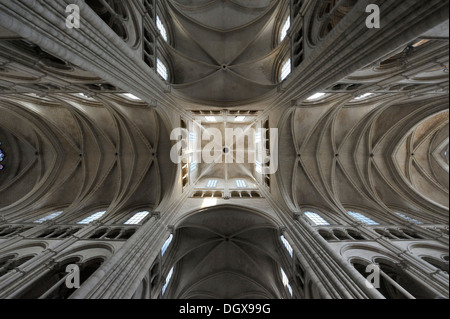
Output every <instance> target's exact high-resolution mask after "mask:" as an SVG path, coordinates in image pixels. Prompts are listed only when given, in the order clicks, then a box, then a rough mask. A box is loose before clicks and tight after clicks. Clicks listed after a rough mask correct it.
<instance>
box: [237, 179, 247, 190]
mask: <svg viewBox="0 0 450 319" xmlns="http://www.w3.org/2000/svg"><path fill="white" fill-rule="evenodd" d="M236 187H238V188H247V182H246V181H245V180H243V179H237V180H236Z"/></svg>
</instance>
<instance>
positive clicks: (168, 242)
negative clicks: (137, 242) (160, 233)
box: [161, 234, 173, 256]
mask: <svg viewBox="0 0 450 319" xmlns="http://www.w3.org/2000/svg"><path fill="white" fill-rule="evenodd" d="M172 239H173V235H172V234H170V236H169V238H167V240H166V242H165V243H164V245H163V246H162V248H161V255H162V256H164V254H165V253H166V251H167V248H169V245H170V243H171V242H172Z"/></svg>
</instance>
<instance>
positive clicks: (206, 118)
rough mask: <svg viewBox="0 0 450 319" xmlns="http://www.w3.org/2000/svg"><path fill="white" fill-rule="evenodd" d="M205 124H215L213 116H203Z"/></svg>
mask: <svg viewBox="0 0 450 319" xmlns="http://www.w3.org/2000/svg"><path fill="white" fill-rule="evenodd" d="M205 120H206V122H216V117H215V116H205Z"/></svg>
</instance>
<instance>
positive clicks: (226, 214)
mask: <svg viewBox="0 0 450 319" xmlns="http://www.w3.org/2000/svg"><path fill="white" fill-rule="evenodd" d="M174 238H176V242H175V243H173V244H172V245H173V247H171V250H172V251H173V252H174V255H173V256H170V257H169V258H170V263H171V264H172V265H174V271H175V272H174V273H175V276H176V277H175V278H173V280H174V282H176V283H177V284H176V286H174V287H173V288H172V289H171V290H170V296H166V297H168V298H176V299H178V298H180V299H204V298H206V299H210V298H212V299H230V298H237V299H280V298H285V297H287V296H286V291H285V290H284V289H283V286H282V284H281V280H280V277H281V268H280V267H281V265H282V261H281V260H282V257H281V255H280V241H279V239H278V231H277V229H276V227H275V226H274V225H273V224H272V223H271V222H270V221H268V220H267V219H266V218H264V217H262V216H258V215H256V214H254V213H252V212H249V211H246V210H243V209H241V208H238V207H228V208H217V209H212V210H209V211H205V212H203V213H199V214H195V215H193V216H191V217H189V218H187V219H186V220H184V221H183V222H182V224H180V226H179V227H177V232H176V234H175V236H174Z"/></svg>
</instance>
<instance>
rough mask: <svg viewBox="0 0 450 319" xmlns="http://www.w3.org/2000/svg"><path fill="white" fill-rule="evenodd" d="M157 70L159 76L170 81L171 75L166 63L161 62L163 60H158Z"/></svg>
mask: <svg viewBox="0 0 450 319" xmlns="http://www.w3.org/2000/svg"><path fill="white" fill-rule="evenodd" d="M156 70H157V72H158V74H159V75H160V76H161V77H162V78H163V79H164V80H166V81H167V80H168V79H169V73H168V72H167V66H166V65H165V64H164V62H162V61H161V59H159V58H158V59H156Z"/></svg>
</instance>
